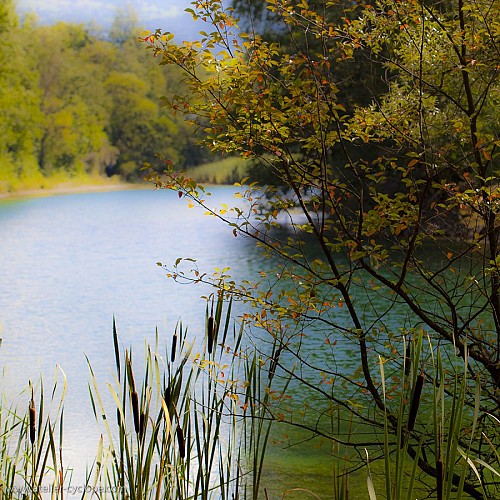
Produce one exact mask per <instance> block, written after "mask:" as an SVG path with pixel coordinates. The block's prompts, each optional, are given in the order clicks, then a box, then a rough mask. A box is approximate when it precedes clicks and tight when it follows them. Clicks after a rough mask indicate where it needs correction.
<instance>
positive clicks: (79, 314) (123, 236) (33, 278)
mask: <svg viewBox="0 0 500 500" xmlns="http://www.w3.org/2000/svg"><path fill="white" fill-rule="evenodd" d="M235 191H236V189H235V188H233V187H214V188H213V189H211V192H212V199H211V202H212V203H214V204H215V205H220V204H221V203H223V202H226V203H231V201H232V196H233V194H234V192H235ZM0 235H1V240H0V248H1V252H0V336H1V338H2V347H1V349H0V360H1V363H2V368H3V369H4V371H5V375H4V380H3V389H4V392H6V394H7V397H8V399H9V401H18V404H19V407H18V411H19V412H20V413H24V412H25V411H27V407H28V402H29V399H30V396H29V394H28V393H27V392H25V393H23V394H21V393H22V391H23V390H24V389H25V388H26V387H27V386H28V382H29V380H31V381H34V382H36V381H37V380H39V379H40V375H42V376H43V380H44V385H45V391H46V393H47V397H48V395H49V392H50V390H51V387H52V382H53V377H54V373H55V371H56V366H60V367H61V368H62V369H63V370H64V372H65V373H66V376H67V380H68V393H67V397H66V402H65V416H64V419H65V427H64V429H65V430H64V439H63V445H64V450H63V459H64V462H65V465H66V467H74V468H75V471H74V476H73V481H72V484H75V483H76V484H81V483H82V481H83V477H84V475H85V462H86V461H87V460H89V461H91V460H92V459H93V458H94V457H95V453H96V449H97V443H98V438H99V435H98V430H97V426H96V423H95V419H94V416H93V414H92V410H91V405H90V400H89V395H88V388H87V384H88V381H89V368H88V365H87V362H86V359H85V356H87V357H88V358H89V360H90V362H91V364H92V367H93V370H94V372H95V373H96V376H97V379H98V380H99V381H100V382H101V385H102V387H103V389H104V391H106V388H105V382H106V381H108V380H112V373H113V371H114V354H113V342H112V321H113V315H114V316H115V317H116V322H117V327H118V334H119V337H120V340H121V342H122V345H123V347H124V348H125V347H131V348H132V349H133V351H134V353H135V355H136V356H137V357H138V358H140V357H141V356H142V353H143V347H144V341H145V339H146V340H149V341H151V342H153V340H154V337H155V328H156V327H158V331H159V336H160V342H163V343H165V342H168V343H170V339H171V336H172V333H173V331H174V328H175V325H176V323H177V321H178V320H179V319H182V321H183V324H184V325H185V326H187V327H188V329H189V336H190V337H191V338H194V337H197V338H203V336H204V328H205V307H206V302H205V300H203V299H201V298H200V297H201V296H202V295H206V294H208V293H210V291H211V290H210V289H209V288H208V287H203V286H201V285H182V284H178V283H175V282H173V281H172V280H170V279H168V278H167V277H166V273H165V271H164V270H163V269H162V268H161V267H159V266H158V265H157V262H163V263H164V264H172V263H174V262H175V260H176V259H177V258H179V257H190V258H193V259H196V260H197V263H198V265H199V268H200V269H204V270H206V271H208V272H210V271H212V270H213V269H214V268H216V267H219V268H222V267H226V266H230V267H234V268H235V273H236V274H235V277H237V278H241V277H243V276H247V277H248V276H251V275H252V274H253V273H255V272H256V271H257V270H258V269H259V267H260V265H261V264H262V261H261V260H260V261H259V259H260V257H259V252H258V250H257V249H256V248H255V245H254V243H253V242H251V241H250V240H248V239H244V238H241V237H238V238H235V237H234V236H233V234H232V232H231V230H230V229H229V228H228V227H226V226H225V225H224V224H223V223H221V222H220V221H217V220H215V219H214V218H212V217H207V216H205V215H203V211H202V210H200V209H198V208H197V207H195V208H193V209H190V208H188V203H187V201H186V200H185V199H183V198H182V199H179V198H178V196H177V194H176V193H173V192H169V191H155V190H154V189H152V188H151V189H143V190H126V191H113V192H106V193H102V192H99V193H85V194H71V195H59V196H52V197H42V198H29V199H16V200H2V201H0ZM59 379H60V381H62V380H61V377H60V376H59ZM60 383H61V382H60Z"/></svg>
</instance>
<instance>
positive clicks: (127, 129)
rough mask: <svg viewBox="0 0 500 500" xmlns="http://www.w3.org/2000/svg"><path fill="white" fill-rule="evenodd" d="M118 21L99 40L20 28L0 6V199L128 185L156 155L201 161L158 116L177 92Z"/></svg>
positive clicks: (81, 29) (64, 29) (72, 31)
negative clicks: (112, 180)
mask: <svg viewBox="0 0 500 500" xmlns="http://www.w3.org/2000/svg"><path fill="white" fill-rule="evenodd" d="M138 32H139V30H138V28H137V26H134V25H133V22H132V20H131V19H130V18H129V17H127V16H126V15H122V16H120V15H117V18H116V20H115V23H114V25H113V27H112V28H111V30H110V31H109V32H108V33H107V34H106V35H103V34H102V33H98V32H92V31H91V30H90V28H88V27H85V26H83V25H74V24H66V23H59V24H56V25H52V26H37V25H36V24H35V23H33V22H31V21H30V19H29V18H27V19H26V20H25V21H24V22H23V23H21V22H20V19H19V17H18V15H17V14H16V11H15V5H14V2H13V1H12V0H6V1H4V2H2V4H1V5H0V192H2V191H3V192H5V191H14V190H17V189H23V188H40V187H45V186H48V185H50V184H54V182H63V181H66V180H72V179H73V180H74V179H77V180H78V179H85V178H88V177H98V176H113V175H119V176H121V177H122V178H123V179H124V180H128V181H134V180H138V179H140V178H141V177H142V175H141V173H140V167H141V165H142V163H143V162H144V161H150V160H151V159H152V158H153V157H154V155H155V154H157V153H161V154H162V155H164V156H165V157H168V158H169V159H171V160H172V161H174V162H175V163H176V164H177V165H179V166H181V167H182V166H190V165H196V164H198V163H201V162H202V161H203V154H204V152H203V150H201V149H200V148H197V147H196V146H195V142H196V139H195V137H193V131H192V129H190V130H188V129H187V126H186V124H185V122H184V119H183V118H179V119H176V118H175V117H172V116H171V115H170V116H169V115H167V113H166V112H165V111H164V110H163V109H162V107H161V102H160V96H162V95H165V94H172V93H176V92H177V91H178V90H179V86H181V85H182V83H181V81H180V78H179V75H178V74H177V72H176V70H175V68H172V67H166V66H159V65H158V61H156V60H154V59H153V58H152V57H151V56H150V55H149V54H148V53H146V51H145V49H144V46H143V45H142V44H140V43H139V42H138V41H137V34H138Z"/></svg>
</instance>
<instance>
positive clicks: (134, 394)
mask: <svg viewBox="0 0 500 500" xmlns="http://www.w3.org/2000/svg"><path fill="white" fill-rule="evenodd" d="M131 399H132V413H133V415H134V429H135V432H136V433H137V434H140V431H141V422H140V417H139V396H138V395H137V391H132V396H131Z"/></svg>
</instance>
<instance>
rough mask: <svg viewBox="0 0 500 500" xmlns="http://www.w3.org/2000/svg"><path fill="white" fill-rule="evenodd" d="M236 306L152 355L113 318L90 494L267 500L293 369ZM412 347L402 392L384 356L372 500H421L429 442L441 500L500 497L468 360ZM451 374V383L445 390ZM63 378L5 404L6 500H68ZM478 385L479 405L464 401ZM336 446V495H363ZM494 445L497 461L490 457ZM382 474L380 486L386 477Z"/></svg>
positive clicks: (212, 304) (215, 304)
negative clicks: (110, 368) (391, 383)
mask: <svg viewBox="0 0 500 500" xmlns="http://www.w3.org/2000/svg"><path fill="white" fill-rule="evenodd" d="M231 306H232V304H231V301H229V302H227V303H225V302H224V300H223V297H222V294H217V295H216V296H212V297H210V298H209V299H208V300H207V308H206V314H205V336H204V338H203V339H191V340H189V339H190V338H191V337H190V335H189V334H188V330H187V328H185V326H184V325H183V324H182V323H181V322H179V323H178V324H177V325H176V326H175V328H174V329H173V331H172V334H171V339H170V340H169V341H168V342H167V343H166V345H160V341H159V335H158V332H157V334H156V338H155V342H154V344H153V345H149V344H147V343H146V344H145V346H144V354H143V355H141V356H138V355H137V353H135V352H134V353H133V352H132V351H131V350H130V349H124V348H122V347H121V346H120V340H119V334H118V330H117V327H116V324H115V322H114V321H113V333H112V341H113V345H114V353H115V366H114V377H113V380H112V381H110V382H107V383H104V384H103V382H102V381H99V380H97V379H96V376H95V373H94V370H93V368H92V363H91V360H88V365H89V371H90V377H89V393H90V402H91V405H92V408H93V411H94V416H95V419H96V422H97V427H98V429H99V432H100V437H99V445H98V448H97V452H96V458H95V461H94V463H93V464H92V466H91V468H90V471H89V473H88V476H87V483H86V485H85V486H86V488H84V489H85V491H84V492H83V494H82V498H91V497H92V494H93V493H95V492H102V493H99V496H100V498H110V499H117V500H118V499H119V500H125V499H137V500H144V499H154V500H157V499H172V500H174V499H182V500H188V499H203V500H204V499H207V500H208V499H210V498H217V499H223V500H225V499H228V500H229V499H252V500H255V499H259V498H270V497H269V491H268V488H267V485H266V484H263V483H262V478H263V476H266V478H269V474H267V475H264V474H263V473H264V469H265V467H266V454H267V452H268V443H269V440H270V435H271V429H272V427H273V426H275V425H276V426H278V425H280V417H279V415H280V413H279V412H280V409H281V410H282V408H281V407H280V405H281V403H282V401H284V400H285V398H284V395H286V392H287V388H288V384H289V382H290V378H291V371H290V370H289V369H288V368H287V369H284V366H283V365H282V363H283V362H284V361H282V359H281V357H282V350H283V346H282V345H281V344H280V343H279V341H278V340H275V341H274V343H273V344H271V345H270V346H269V353H268V354H267V355H265V354H263V353H262V352H259V350H258V349H256V348H255V346H252V345H250V344H248V343H247V342H246V341H245V336H244V325H237V324H236V323H233V322H232V321H231ZM407 344H408V345H407V348H405V352H406V356H405V359H404V362H403V366H402V368H401V384H400V386H399V393H397V394H390V393H389V392H388V391H387V388H386V381H387V380H388V379H389V377H388V376H387V374H386V366H387V365H388V363H389V361H387V360H385V359H383V358H380V360H379V365H380V383H381V387H382V393H383V397H384V401H385V411H384V412H383V416H382V420H383V436H382V442H383V454H382V463H383V466H382V467H380V464H381V463H380V462H375V463H372V461H371V454H372V451H373V450H370V449H368V450H367V451H366V460H367V463H366V471H367V485H366V492H367V495H368V497H369V498H370V500H375V499H376V498H378V497H382V498H386V499H393V500H403V499H408V500H410V499H412V500H413V499H414V498H417V497H418V496H419V494H420V492H419V489H418V485H419V471H418V462H419V458H420V454H421V453H422V442H423V440H429V439H430V440H432V442H433V443H434V448H433V457H431V458H432V459H433V460H434V463H435V471H436V474H435V475H434V482H435V484H434V485H433V489H434V492H435V498H437V499H451V498H453V499H457V500H459V499H461V498H465V497H466V496H467V492H466V490H465V486H464V485H465V480H466V478H467V477H468V476H471V475H473V476H476V477H477V478H478V480H479V482H480V484H482V485H485V487H484V497H485V498H493V497H491V496H490V497H488V489H487V487H486V485H487V484H488V483H491V482H494V481H498V478H500V473H499V470H500V455H499V453H498V451H497V449H496V448H495V446H494V444H493V443H494V442H496V440H497V439H498V436H497V435H496V434H495V435H488V434H487V433H485V432H481V429H485V426H484V425H483V426H480V425H479V423H480V422H481V421H485V420H487V421H489V422H491V424H492V425H491V426H490V429H491V432H493V433H498V429H499V428H500V426H499V424H500V420H499V419H498V416H496V415H492V414H489V413H485V412H482V411H481V393H480V384H479V380H478V379H477V378H474V377H472V376H471V375H470V373H471V370H470V365H469V359H468V357H467V353H465V356H464V357H463V358H458V357H457V359H456V360H452V362H451V363H450V362H447V363H446V367H445V366H444V363H443V360H442V354H441V352H440V350H439V349H438V348H434V346H433V345H432V343H431V342H430V340H429V339H427V338H426V337H425V336H424V335H419V336H417V337H416V338H414V339H413V340H412V341H411V342H408V343H407ZM450 371H451V372H452V373H453V376H452V381H453V384H452V385H451V386H449V385H447V382H446V381H447V380H450V377H449V372H450ZM57 373H58V377H56V379H55V382H54V384H53V387H52V390H51V392H50V397H48V398H47V395H46V391H45V389H44V385H43V383H42V382H39V383H37V384H29V387H28V389H27V390H26V392H24V393H23V394H22V398H23V404H24V406H23V408H22V409H20V407H10V406H8V404H7V402H5V401H4V402H3V404H2V405H1V407H0V498H2V499H4V498H5V499H21V498H22V499H40V498H53V499H64V498H65V496H66V492H67V488H66V487H67V486H69V485H70V474H69V473H68V471H66V470H65V469H64V466H63V464H64V456H63V450H64V447H63V420H64V418H63V415H64V411H63V403H64V396H65V393H66V378H65V375H64V372H62V370H60V369H58V371H57ZM445 375H446V377H445ZM392 376H393V374H392V373H391V377H392ZM471 387H472V388H473V389H474V392H473V393H474V394H475V400H474V401H473V404H472V405H467V404H466V401H465V397H466V392H467V390H470V388H471ZM336 415H337V416H336ZM331 418H332V425H331V428H332V432H334V429H340V427H341V426H342V422H341V420H340V418H341V417H340V413H338V414H335V412H332V413H331ZM336 418H338V421H337V420H335V419H336ZM464 428H465V429H468V434H467V435H464V434H463V429H464ZM332 437H334V436H332ZM332 442H333V443H334V444H333V446H334V447H335V456H336V458H333V459H332V468H333V470H334V481H333V483H332V485H331V492H332V495H333V497H334V498H335V499H338V500H348V499H349V498H354V499H355V498H356V495H357V493H353V492H354V491H357V492H359V487H358V488H355V489H353V490H352V491H351V488H350V482H349V471H350V469H349V465H350V464H349V461H350V452H349V450H348V443H346V442H342V441H341V440H337V441H336V440H335V439H333V440H332ZM478 443H480V446H478ZM344 448H345V449H344ZM485 449H486V450H487V451H488V453H487V454H485V453H482V454H479V451H481V450H482V451H484V450H485ZM342 456H343V457H344V458H342ZM485 456H487V457H488V460H486V459H485ZM429 458H430V457H429V456H427V457H426V461H427V462H428V461H429ZM381 469H383V471H384V472H383V479H384V481H383V482H382V483H380V482H377V481H376V480H375V479H376V478H375V475H376V474H379V473H380V471H381ZM381 484H382V485H383V486H381ZM293 495H299V496H300V495H303V496H305V497H307V498H310V497H311V498H319V496H318V495H317V494H316V493H315V492H314V491H309V490H307V489H305V488H300V487H299V488H292V489H289V490H285V491H284V492H283V498H285V497H287V496H293ZM353 495H354V496H353ZM294 498H295V497H294Z"/></svg>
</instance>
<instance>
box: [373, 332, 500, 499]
mask: <svg viewBox="0 0 500 500" xmlns="http://www.w3.org/2000/svg"><path fill="white" fill-rule="evenodd" d="M425 344H427V349H425V347H426V345H425ZM424 350H426V351H427V354H428V355H427V356H425V358H424V354H423V353H424ZM406 352H407V353H408V355H407V356H406V358H405V360H404V366H403V369H402V373H401V384H400V392H399V395H398V397H397V399H396V405H395V406H393V409H392V410H390V409H389V408H390V407H391V405H390V402H389V396H388V394H387V390H386V373H385V363H386V360H385V359H383V358H382V357H381V358H380V375H381V383H382V393H383V397H384V402H385V412H384V469H385V474H384V475H385V494H384V496H383V498H386V499H389V500H391V499H393V500H401V499H405V498H406V499H407V500H412V499H414V498H416V497H417V495H418V490H417V488H418V474H419V469H418V464H419V460H420V458H421V453H422V442H423V440H432V441H431V442H432V443H433V457H429V456H427V457H426V462H427V463H428V462H429V461H431V462H433V463H434V464H435V465H434V471H431V472H430V474H429V476H428V477H429V478H432V477H433V478H434V487H433V490H434V492H435V498H437V499H438V500H443V499H446V500H448V499H456V500H459V499H461V498H470V497H469V495H468V494H467V491H466V488H465V480H466V478H467V477H468V476H471V475H475V476H476V477H477V479H478V481H479V484H480V488H481V489H482V492H483V494H484V498H494V497H492V496H491V491H490V492H488V490H487V489H486V488H485V485H486V483H487V482H488V480H489V479H493V480H494V476H496V480H497V481H498V478H500V473H499V469H498V465H500V461H499V460H498V452H497V450H496V449H495V447H494V446H493V444H492V441H489V442H490V443H491V450H489V453H487V454H488V455H490V456H491V455H492V456H496V464H495V466H494V464H487V463H485V462H484V460H483V459H482V458H481V456H479V455H480V454H484V452H485V447H484V446H477V445H478V443H481V441H484V440H488V437H487V436H486V435H483V436H481V432H480V431H479V430H478V422H479V420H480V418H488V417H489V414H483V415H481V408H480V406H481V405H480V402H481V386H480V381H479V377H478V376H474V375H471V373H474V370H473V369H471V366H470V362H469V358H468V354H467V350H465V353H464V356H463V357H459V356H458V355H455V359H453V357H452V359H451V360H450V361H449V362H447V364H446V367H445V365H444V363H443V359H442V354H441V350H440V349H439V348H434V346H433V345H432V342H431V340H430V339H428V338H425V337H424V335H423V334H420V335H419V336H418V337H417V338H416V339H414V340H413V342H410V343H409V344H408V348H407V349H406ZM452 356H453V355H452ZM450 373H451V377H450ZM450 380H451V385H450ZM471 389H472V390H471ZM467 391H469V392H471V393H472V394H474V402H473V405H472V406H471V405H468V404H466V400H465V398H466V393H467ZM424 401H425V404H424ZM464 430H466V431H467V434H464ZM497 432H498V431H497ZM394 437H395V440H394ZM367 454H368V452H367ZM480 468H481V469H483V470H482V472H480V471H479V469H480ZM367 482H368V492H369V496H370V500H375V499H376V498H377V494H376V492H375V488H374V486H373V481H372V476H371V472H370V469H369V459H368V470H367ZM433 498H434V497H433Z"/></svg>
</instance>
